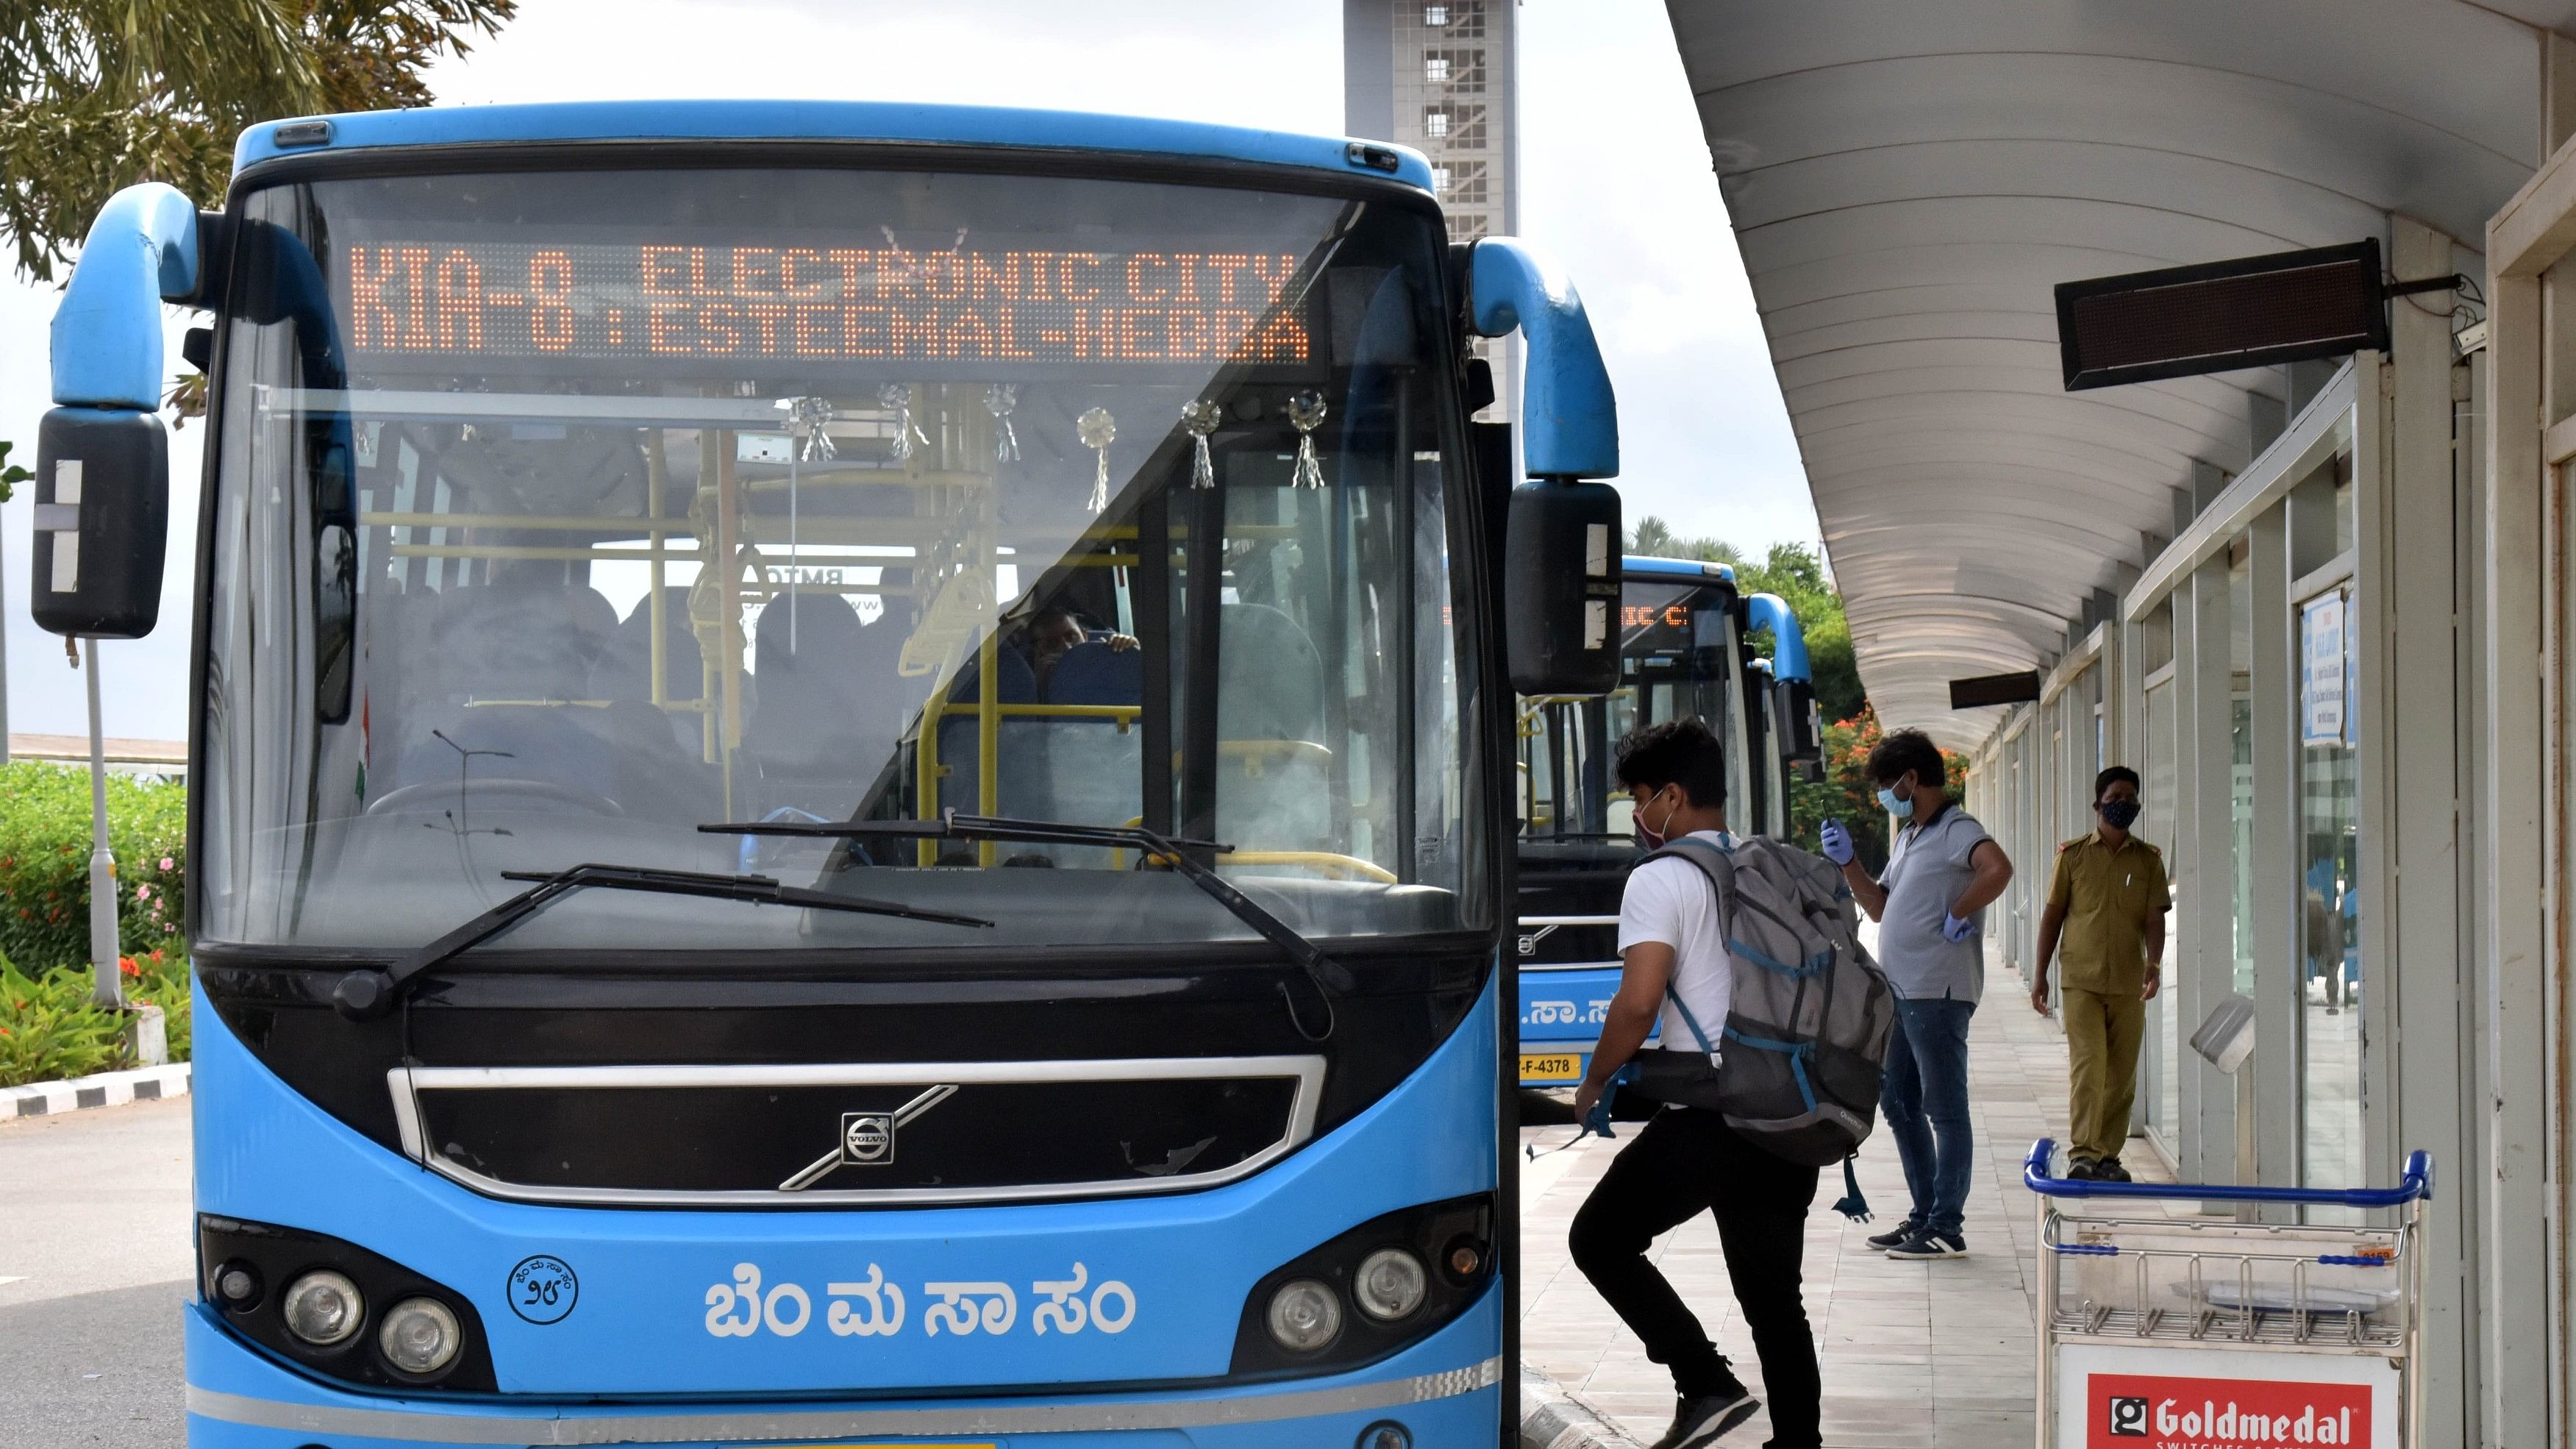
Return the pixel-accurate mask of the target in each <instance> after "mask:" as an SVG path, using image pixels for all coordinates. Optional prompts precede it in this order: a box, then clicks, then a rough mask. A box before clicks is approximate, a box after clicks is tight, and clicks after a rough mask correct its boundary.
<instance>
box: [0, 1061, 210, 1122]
mask: <svg viewBox="0 0 2576 1449" xmlns="http://www.w3.org/2000/svg"><path fill="white" fill-rule="evenodd" d="M188 1067H189V1064H188V1063H186V1062H174V1063H171V1064H169V1065H167V1066H158V1067H136V1068H135V1069H133V1070H132V1071H125V1072H100V1073H98V1074H97V1075H95V1076H88V1077H73V1078H71V1079H70V1080H68V1081H61V1082H34V1083H30V1084H29V1085H27V1086H24V1087H0V1122H6V1121H9V1120H11V1119H12V1118H17V1117H51V1116H54V1115H56V1114H58V1113H63V1112H77V1111H80V1110H81V1109H82V1108H85V1107H117V1106H122V1105H124V1104H125V1103H127V1102H150V1101H155V1100H157V1099H159V1098H162V1097H184V1096H186V1095H187V1094H188Z"/></svg>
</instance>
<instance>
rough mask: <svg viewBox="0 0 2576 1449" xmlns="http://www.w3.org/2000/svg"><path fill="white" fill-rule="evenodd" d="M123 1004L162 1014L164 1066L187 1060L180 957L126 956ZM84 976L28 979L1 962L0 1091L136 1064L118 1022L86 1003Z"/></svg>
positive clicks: (81, 971)
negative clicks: (166, 1054)
mask: <svg viewBox="0 0 2576 1449" xmlns="http://www.w3.org/2000/svg"><path fill="white" fill-rule="evenodd" d="M118 965H119V966H120V967H121V968H122V969H123V971H124V973H125V999H126V1002H127V1004H129V1005H133V1006H158V1007H160V1008H161V1020H162V1028H163V1030H164V1032H165V1033H166V1034H167V1036H168V1040H169V1045H170V1060H172V1061H174V1062H184V1061H186V1060H188V1059H189V1058H188V1051H189V1046H190V1039H189V1030H188V1026H189V998H188V962H187V958H185V957H183V956H179V955H177V954H175V953H172V952H168V951H164V952H163V953H162V958H161V959H160V960H157V961H156V960H154V959H152V958H151V957H150V956H145V957H141V958H139V959H138V958H136V957H132V956H128V957H125V958H123V959H122V960H121V961H119V962H118ZM90 985H91V981H90V970H89V968H88V967H86V966H76V967H66V968H64V969H62V970H58V971H47V972H44V973H41V974H39V975H36V976H32V977H31V976H28V975H26V974H25V973H23V972H21V971H19V970H18V969H17V968H15V967H13V966H11V965H10V964H9V963H8V961H7V960H6V959H5V958H0V1087H18V1086H24V1085H26V1084H27V1083H29V1082H52V1081H59V1080H62V1079H63V1078H66V1077H85V1076H88V1075H89V1074H90V1073H92V1072H112V1071H117V1070H120V1069H122V1068H126V1067H132V1066H137V1065H140V1064H139V1063H137V1062H136V1061H135V1060H134V1056H133V1053H132V1052H131V1051H129V1050H127V1045H128V1043H127V1040H126V1034H125V1031H126V1022H125V1018H124V1017H123V1016H122V1015H120V1014H119V1013H117V1012H113V1011H106V1010H102V1009H101V1008H99V1007H96V1006H92V1005H91V1004H90V999H89V995H90Z"/></svg>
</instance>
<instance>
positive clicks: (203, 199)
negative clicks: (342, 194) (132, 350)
mask: <svg viewBox="0 0 2576 1449" xmlns="http://www.w3.org/2000/svg"><path fill="white" fill-rule="evenodd" d="M517 9H518V4H517V0H0V231H5V232H6V233H7V235H8V237H9V239H10V240H11V241H12V242H13V243H14V244H15V246H16V249H17V265H18V270H19V271H20V272H22V273H24V274H25V275H27V276H29V277H32V278H35V279H37V280H39V281H43V280H50V279H51V278H52V277H53V275H54V269H55V267H56V266H57V265H59V264H61V263H64V262H68V261H70V260H71V259H72V248H73V246H74V245H75V244H76V243H77V241H78V239H79V238H80V236H81V235H82V234H83V233H84V232H86V230H87V229H88V226H89V220H90V218H91V217H92V216H94V215H96V214H97V212H98V208H99V206H100V204H101V203H103V202H105V201H106V200H107V198H108V197H109V196H110V195H112V194H114V193H115V192H116V191H117V190H118V189H119V188H121V187H125V186H130V185H132V184H134V183H135V182H137V181H166V182H168V183H170V184H171V185H173V186H175V187H177V188H179V190H181V191H182V192H185V193H186V194H187V195H189V196H191V197H194V198H196V200H197V201H198V202H199V203H200V204H204V205H214V204H217V203H219V202H220V201H221V200H222V197H223V193H224V187H225V183H226V182H227V181H228V180H229V178H230V176H231V173H232V143H233V138H234V137H235V136H236V135H238V134H240V132H241V130H242V128H243V127H245V126H248V125H249V124H251V123H252V122H254V121H260V120H269V119H274V118H277V117H282V116H295V115H310V114H313V113H315V112H319V111H358V110H374V109H379V108H382V107H387V106H407V105H422V104H425V103H427V102H428V100H429V98H430V97H429V90H428V87H427V85H426V84H425V83H423V81H422V80H421V78H420V73H421V71H422V70H423V69H424V68H425V67H427V66H428V64H429V63H430V62H431V61H432V60H434V59H436V58H437V57H438V55H439V54H440V53H441V52H442V51H452V52H454V53H457V54H462V53H464V51H465V50H466V48H467V44H468V39H469V37H470V36H472V35H473V34H474V33H475V32H478V31H479V32H481V33H482V34H485V35H490V34H494V33H496V32H497V31H498V30H499V29H500V27H501V24H502V22H504V21H506V20H508V19H510V18H511V17H512V16H513V15H514V14H516V13H517Z"/></svg>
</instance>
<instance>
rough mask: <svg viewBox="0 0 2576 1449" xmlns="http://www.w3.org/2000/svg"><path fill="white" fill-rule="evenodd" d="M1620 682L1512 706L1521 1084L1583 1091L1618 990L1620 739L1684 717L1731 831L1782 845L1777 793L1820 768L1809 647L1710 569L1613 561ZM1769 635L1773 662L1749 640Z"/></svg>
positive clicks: (1790, 626)
mask: <svg viewBox="0 0 2576 1449" xmlns="http://www.w3.org/2000/svg"><path fill="white" fill-rule="evenodd" d="M1620 581H1621V582H1620V595H1619V683H1618V687H1617V688H1616V689H1615V690H1613V691H1611V692H1610V693H1608V694H1606V695H1580V696H1543V697H1536V698H1524V699H1522V701H1521V706H1520V728H1519V744H1520V748H1519V752H1518V754H1519V758H1518V759H1517V760H1516V761H1515V769H1516V771H1517V777H1518V780H1519V789H1520V801H1521V834H1520V843H1519V852H1518V853H1519V866H1520V875H1519V886H1518V891H1517V897H1518V900H1517V904H1518V907H1519V911H1520V915H1519V918H1518V920H1517V923H1516V929H1515V931H1514V949H1515V951H1516V953H1517V954H1518V956H1519V958H1520V1052H1519V1056H1520V1067H1519V1072H1520V1080H1521V1084H1522V1085H1523V1086H1525V1087H1552V1086H1567V1085H1570V1084H1572V1083H1575V1082H1579V1081H1581V1080H1582V1076H1583V1067H1584V1061H1585V1058H1586V1057H1587V1056H1588V1055H1589V1051H1590V1048H1591V1045H1592V1043H1593V1042H1594V1041H1595V1040H1596V1039H1597V1038H1598V1037H1599V1036H1600V1034H1601V1023H1602V1021H1603V1020H1604V1019H1605V1018H1606V1016H1607V1015H1608V1013H1609V1009H1610V995H1611V992H1612V991H1613V990H1614V989H1616V987H1617V986H1618V982H1619V949H1618V920H1619V892H1620V890H1621V888H1622V887H1623V886H1624V885H1625V883H1626V881H1627V878H1628V868H1629V867H1630V866H1632V865H1634V864H1636V862H1637V860H1638V858H1639V856H1640V854H1641V851H1640V850H1639V848H1638V846H1637V843H1636V835H1635V830H1634V827H1633V825H1632V823H1631V821H1630V819H1629V801H1628V797H1627V795H1626V794H1625V793H1624V792H1622V791H1620V790H1619V788H1618V782H1617V780H1616V778H1615V773H1614V771H1613V769H1612V758H1611V757H1612V753H1613V750H1614V748H1615V746H1616V745H1617V743H1618V741H1619V737H1620V736H1622V735H1624V734H1626V733H1627V732H1628V731H1630V730H1632V729H1635V728H1637V727H1639V726H1641V725H1649V724H1655V723H1658V722H1660V721H1663V720H1668V719H1676V718H1681V717H1683V716H1688V715H1696V716H1698V717H1699V718H1701V719H1703V720H1706V721H1707V722H1708V725H1709V727H1710V728H1711V729H1713V730H1715V731H1716V732H1717V736H1718V738H1719V739H1720V740H1721V741H1723V742H1724V743H1725V746H1726V769H1727V791H1726V799H1727V812H1726V813H1727V823H1728V824H1729V825H1730V826H1732V827H1733V828H1735V829H1736V830H1739V831H1742V832H1744V833H1746V834H1767V835H1777V836H1783V837H1785V836H1787V835H1788V834H1789V830H1790V816H1789V795H1790V790H1791V788H1792V787H1793V785H1794V784H1795V782H1796V781H1797V780H1799V779H1801V778H1809V777H1812V776H1813V775H1814V774H1815V772H1816V770H1817V769H1818V766H1819V762H1820V760H1821V758H1822V756H1821V752H1820V750H1819V747H1818V742H1817V725H1816V715H1815V696H1814V693H1813V688H1812V684H1811V679H1810V675H1809V672H1808V667H1807V646H1806V636H1805V634H1804V632H1803V631H1802V630H1801V629H1800V627H1799V624H1798V617H1797V615H1796V614H1794V613H1792V612H1790V609H1789V606H1788V604H1787V603H1786V602H1784V601H1783V600H1781V599H1780V598H1779V596H1777V595H1775V594H1764V593H1752V594H1746V593H1741V592H1739V591H1738V590H1737V588H1736V582H1735V570H1734V569H1732V568H1730V567H1728V566H1727V565H1725V564H1721V563H1701V562H1697V561H1694V560H1687V559H1661V558H1638V557H1630V558H1627V559H1624V560H1622V561H1621V568H1620ZM1760 631H1767V632H1768V633H1769V634H1770V636H1771V639H1770V642H1771V653H1770V654H1769V655H1767V656H1757V655H1756V654H1755V653H1754V650H1753V646H1754V642H1755V641H1754V638H1753V636H1754V635H1755V634H1756V633H1757V632H1760Z"/></svg>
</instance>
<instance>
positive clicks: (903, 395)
mask: <svg viewBox="0 0 2576 1449" xmlns="http://www.w3.org/2000/svg"><path fill="white" fill-rule="evenodd" d="M877 402H878V403H879V404H880V405H881V406H884V407H889V408H892V409H894V460H895V461H896V462H898V463H909V462H911V461H912V455H913V454H914V453H916V452H918V451H920V450H921V449H923V448H927V447H929V446H930V439H929V438H928V437H926V436H924V435H923V433H922V431H921V429H920V428H918V427H916V426H914V424H913V421H912V388H911V387H910V385H908V384H905V383H900V382H890V383H887V384H886V385H885V386H883V387H881V388H878V389H877Z"/></svg>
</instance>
